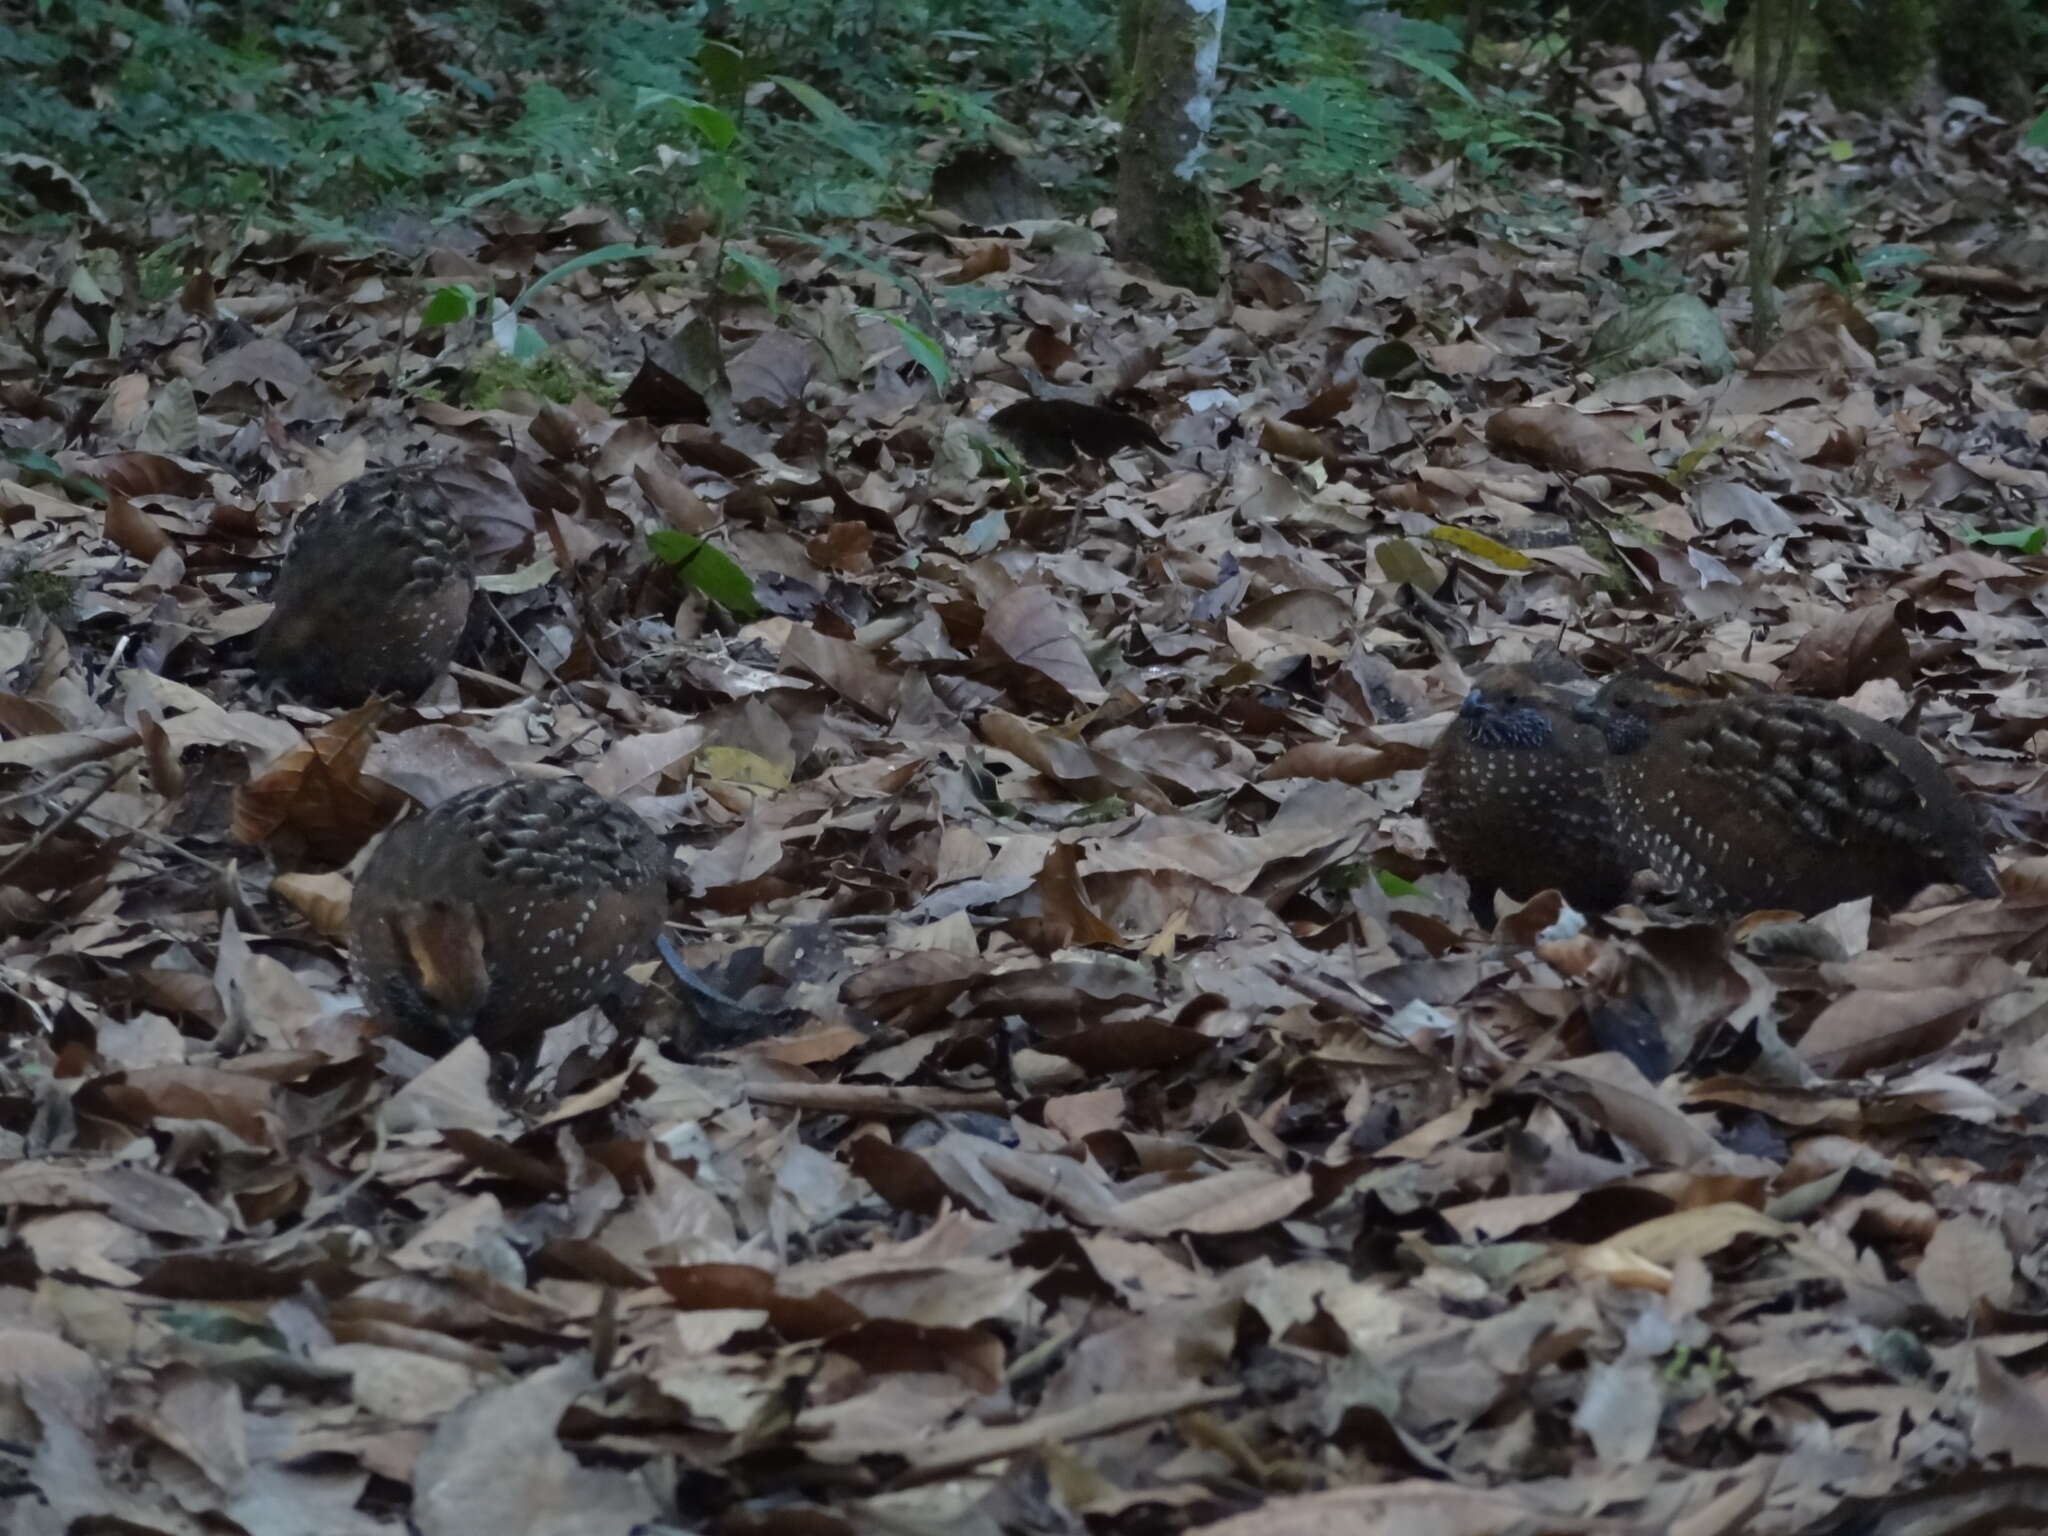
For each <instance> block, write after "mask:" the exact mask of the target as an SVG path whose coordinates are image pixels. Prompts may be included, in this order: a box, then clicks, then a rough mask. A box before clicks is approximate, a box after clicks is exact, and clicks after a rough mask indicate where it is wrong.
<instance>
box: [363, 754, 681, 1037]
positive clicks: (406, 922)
mask: <svg viewBox="0 0 2048 1536" xmlns="http://www.w3.org/2000/svg"><path fill="white" fill-rule="evenodd" d="M666 864H667V860H666V857H665V855H664V853H663V850H662V847H661V844H660V843H659V842H657V841H656V840H655V836H654V833H653V832H652V831H651V830H650V829H649V828H648V826H647V824H646V823H645V822H644V821H642V820H641V819H640V818H639V817H638V816H636V815H635V814H634V813H633V812H631V811H629V810H626V809H625V808H623V807H621V806H617V805H614V804H612V803H611V802H610V801H608V800H606V799H604V798H603V797H602V796H601V795H599V794H597V793H596V792H595V791H593V790H591V789H589V788H588V787H586V786H585V785H583V784H581V783H579V782H577V781H575V780H537V779H513V780H509V781H507V782H505V783H502V784H491V785H486V786H485V787H483V788H482V789H472V790H469V791H467V792H465V793H463V794H459V795H456V796H453V797H452V798H450V799H448V800H445V801H443V802H442V803H441V804H439V805H437V806H435V807H434V808H433V809H432V810H430V811H427V812H425V813H424V814H422V815H417V816H413V817H410V818H408V819H407V820H405V821H401V822H400V823H399V824H398V825H397V826H395V827H393V828H392V829H391V830H390V831H389V832H388V833H386V834H385V837H384V840H383V841H382V842H381V843H380V844H378V846H377V848H376V850H375V851H374V852H372V854H371V855H370V859H369V862H368V863H367V864H366V865H365V866H364V868H363V873H362V878H361V879H360V880H358V881H357V883H356V889H355V897H354V900H353V902H352V903H351V905H350V909H349V947H350V951H351V956H352V960H353V964H354V967H355V973H356V981H357V983H358V985H359V986H360V987H361V988H362V990H363V993H364V996H365V998H366V999H367V1000H368V1002H369V1003H370V1005H371V1007H372V1008H373V1009H375V1011H376V1012H378V1013H379V1014H381V1015H383V1016H384V1017H385V1018H386V1019H387V1020H388V1021H390V1022H391V1023H393V1024H395V1025H397V1026H398V1028H399V1030H400V1032H401V1033H402V1034H407V1035H411V1036H413V1037H414V1038H417V1039H422V1040H423V1041H424V1042H425V1043H428V1044H435V1043H438V1044H443V1045H445V1044H446V1043H447V1042H449V1041H451V1040H454V1039H457V1038H460V1037H461V1036H463V1035H466V1034H469V1033H472V1032H474V1033H475V1034H476V1036H477V1037H478V1039H480V1040H481V1041H482V1042H483V1043H484V1044H485V1045H486V1046H489V1047H491V1048H493V1049H500V1048H505V1049H522V1048H526V1047H530V1046H531V1045H533V1044H534V1043H536V1042H537V1040H538V1037H539V1035H540V1034H541V1033H542V1032H543V1031H545V1030H547V1029H550V1028H552V1027H553V1026H554V1025H556V1024H559V1023H561V1022H562V1021H563V1020H565V1019H567V1018H569V1017H570V1016H571V1015H572V1014H575V1013H577V1012H579V1011H581V1010H582V1009H584V1008H587V1007H590V1006H591V1005H593V1004H595V1003H599V1002H602V1001H604V1000H605V999H606V998H607V997H609V996H611V995H612V994H614V993H615V992H616V991H617V990H618V988H619V986H620V984H621V983H622V981H623V980H624V977H625V972H626V967H627V966H628V965H630V964H631V963H632V962H633V961H635V960H637V959H639V958H641V957H642V956H644V955H647V954H649V953H651V950H652V946H653V943H654V939H655V936H656V935H657V934H658V933H659V932H660V931H661V925H662V920H663V918H664V916H665V915H666V908H667V880H666V878H665V873H664V871H665V869H666Z"/></svg>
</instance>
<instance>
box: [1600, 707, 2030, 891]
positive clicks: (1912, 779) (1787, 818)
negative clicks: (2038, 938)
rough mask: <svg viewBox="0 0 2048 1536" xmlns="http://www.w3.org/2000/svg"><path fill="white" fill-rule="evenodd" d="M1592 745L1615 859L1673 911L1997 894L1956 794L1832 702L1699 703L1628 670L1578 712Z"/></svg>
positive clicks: (1911, 746)
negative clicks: (1649, 881) (1943, 893)
mask: <svg viewBox="0 0 2048 1536" xmlns="http://www.w3.org/2000/svg"><path fill="white" fill-rule="evenodd" d="M1574 717H1575V720H1576V722H1577V723H1578V724H1580V725H1587V726H1592V727H1593V728H1595V729H1597V730H1599V731H1600V732H1601V734H1602V735H1603V737H1604V738H1605V739H1606V742H1607V747H1608V756H1607V760H1606V763H1605V768H1604V773H1605V778H1606V783H1607V791H1608V804H1609V814H1610V815H1611V817H1612V824H1613V826H1614V828H1615V831H1616V835H1617V837H1618V839H1619V841H1620V844H1621V849H1622V855H1623V861H1624V862H1625V863H1628V864H1631V865H1639V866H1641V867H1642V868H1644V869H1646V870H1648V871H1650V872H1651V874H1652V875H1653V876H1654V879H1655V881H1656V883H1657V884H1658V885H1659V886H1660V887H1661V888H1662V889H1663V890H1664V891H1665V892H1666V893H1668V894H1669V895H1670V896H1671V897H1673V898H1674V899H1675V901H1676V904H1677V905H1679V906H1680V907H1682V908H1685V909H1688V910H1691V911H1694V912H1697V913H1699V914H1701V915H1723V916H1727V915H1736V914H1740V913H1745V912H1752V911H1757V910H1759V909H1763V908H1771V907H1788V908H1792V909H1794V910H1796V911H1800V912H1806V913H1813V912H1819V911H1823V910H1825V909H1826V908H1828V907H1832V906H1835V905H1838V904H1839V903H1841V902H1845V901H1854V900H1857V899H1858V898H1860V897H1864V896H1868V897H1871V898H1872V900H1873V901H1874V903H1875V904H1876V905H1877V906H1879V907H1883V908H1889V907H1897V906H1901V905H1903V904H1904V903H1905V902H1907V901H1909V900H1911V899H1912V898H1913V897H1914V896H1915V895H1917V894H1918V893H1919V892H1920V891H1921V890H1923V889H1925V888H1926V887H1927V886H1929V885H1933V884H1936V883H1947V884H1951V885H1959V886H1961V887H1962V888H1963V889H1964V890H1966V891H1967V892H1969V893H1970V894H1971V895H1972V896H1978V897H1990V896H1996V895H1997V894H1998V880H1997V875H1996V872H1995V870H1994V868H1993V865H1992V863H1991V859H1990V856H1989V855H1988V854H1987V853H1986V852H1985V848H1984V834H1983V830H1982V828H1981V826H1980V825H1979V823H1978V820H1977V817H1976V815H1975V813H1974V812H1973V810H1972V809H1971V806H1970V804H1969V802H1968V801H1967V800H1965V799H1964V798H1963V796H1962V794H1961V793H1960V792H1959V791H1958V790H1957V789H1956V787H1955V786H1954V784H1952V783H1951V782H1950V781H1949V779H1948V777H1947V775H1946V774H1944V773H1943V772H1942V770H1941V766H1940V765H1939V764H1938V763H1937V762H1936V761H1935V760H1934V757H1933V755H1932V754H1931V753H1929V752H1928V750H1927V749H1926V748H1925V747H1923V746H1922V745H1921V744H1920V743H1919V742H1917V741H1915V740H1913V738H1912V737H1910V736H1907V735H1906V734H1904V733H1903V732H1901V731H1897V730H1894V729H1893V728H1892V727H1891V726H1888V725H1885V724H1883V723H1882V722H1880V721H1877V720H1873V719H1870V718H1869V717H1868V716H1866V715H1861V714H1858V713H1857V712H1856V711H1854V710H1851V709H1848V708H1846V707H1844V706H1842V705H1840V704H1833V703H1827V702H1823V701H1821V700H1818V699H1806V698H1796V697H1792V696H1789V695H1784V694H1748V695H1743V696H1740V697H1736V698H1726V699H1715V698H1709V697H1707V696H1705V695H1704V694H1701V693H1699V692H1698V691H1696V690H1693V689H1691V688H1689V687H1688V686H1686V685H1684V684H1681V683H1678V682H1676V681H1675V680H1662V679H1657V678H1654V677H1648V676H1644V675H1642V674H1640V673H1634V674H1620V675H1617V676H1615V677H1612V678H1610V679H1608V681H1607V682H1606V683H1605V684H1604V685H1603V686H1602V687H1601V689H1600V691H1599V692H1598V693H1597V694H1595V695H1594V696H1593V697H1592V698H1591V699H1589V700H1585V701H1583V702H1581V703H1579V704H1578V705H1576V707H1575V710H1574Z"/></svg>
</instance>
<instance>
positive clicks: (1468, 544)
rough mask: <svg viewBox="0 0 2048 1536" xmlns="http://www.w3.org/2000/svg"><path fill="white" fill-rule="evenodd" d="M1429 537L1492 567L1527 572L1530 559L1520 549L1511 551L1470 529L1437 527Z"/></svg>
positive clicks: (1431, 531)
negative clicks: (1475, 556) (1473, 556)
mask: <svg viewBox="0 0 2048 1536" xmlns="http://www.w3.org/2000/svg"><path fill="white" fill-rule="evenodd" d="M1429 536H1430V537H1431V538H1432V539H1435V540H1436V541H1437V542H1438V543H1439V544H1454V545H1456V546H1457V547H1458V548H1459V549H1462V550H1464V551H1465V553H1466V554H1468V555H1477V556H1478V557H1479V558H1480V559H1482V560H1484V561H1486V562H1487V563H1488V564H1490V565H1497V566H1499V567H1500V568H1501V569H1502V570H1504V571H1526V570H1527V569H1529V566H1530V563H1531V562H1530V560H1529V557H1528V556H1527V555H1525V554H1523V553H1522V552H1521V551H1520V550H1519V549H1509V548H1508V547H1507V545H1505V544H1503V543H1501V542H1500V541H1499V540H1498V539H1489V538H1488V537H1487V536H1486V535H1485V534H1483V533H1474V532H1473V531H1472V530H1471V529H1470V528H1445V527H1441V526H1439V527H1436V528H1432V529H1430V530H1429Z"/></svg>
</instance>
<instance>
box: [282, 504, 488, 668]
mask: <svg viewBox="0 0 2048 1536" xmlns="http://www.w3.org/2000/svg"><path fill="white" fill-rule="evenodd" d="M475 587H476V576H475V570H474V567H473V564H472V561H471V558H470V551H469V541H468V539H467V537H466V536H465V535H464V533H463V531H462V527H461V525H460V524H459V523H457V522H456V520H455V518H454V516H453V514H452V513H451V512H450V510H449V507H448V503H447V500H446V498H445V497H444V496H443V494H442V493H441V491H440V489H439V488H438V487H437V486H436V485H435V483H434V481H433V479H432V477H431V474H430V472H428V471H425V470H421V469H392V470H379V471H375V472H373V473H371V474H367V475H364V476H363V477H362V478H361V479H359V480H356V481H353V482H352V483H350V484H349V485H346V486H344V487H342V489H341V490H340V491H339V492H337V493H336V494H335V495H334V496H332V497H330V498H329V499H328V500H326V501H323V502H321V503H319V504H318V505H316V506H314V507H313V508H311V509H310V510H309V511H307V512H305V513H303V514H302V515H301V516H300V518H299V521H298V526H297V527H296V529H295V530H294V531H293V534H292V540H291V544H290V546H289V547H288V548H287V549H286V551H285V556H284V563H283V564H282V566H281V567H280V568H279V570H278V575H277V580H276V582H275V583H274V584H273V585H272V587H271V602H272V605H273V606H272V608H271V613H270V617H269V618H268V619H267V620H265V621H264V625H263V628H262V629H261V630H259V631H258V632H257V635H256V644H255V662H256V669H257V671H258V672H260V673H262V674H263V675H264V676H266V677H269V678H271V679H273V680H274V681H276V682H278V683H281V684H282V685H283V686H284V687H285V689H286V690H287V691H289V692H290V693H291V694H292V695H293V696H294V697H296V698H299V699H302V700H305V701H306V702H309V703H314V704H329V705H340V706H354V705H357V704H360V703H362V702H363V701H364V700H365V699H367V698H369V697H370V696H371V695H373V694H383V695H387V696H390V697H396V698H407V699H410V698H413V697H415V696H416V695H418V694H420V693H422V692H424V691H425V690H426V689H427V688H428V687H430V686H431V685H432V684H433V682H434V680H435V679H436V678H438V677H440V676H441V674H442V673H444V672H446V671H447V670H448V664H449V663H450V662H451V661H452V660H453V659H454V657H455V648H456V646H457V644H458V643H459V642H460V641H461V639H462V631H463V627H464V624H465V622H466V621H467V619H468V617H469V604H470V599H471V597H472V596H473V595H474V592H475Z"/></svg>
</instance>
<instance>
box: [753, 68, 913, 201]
mask: <svg viewBox="0 0 2048 1536" xmlns="http://www.w3.org/2000/svg"><path fill="white" fill-rule="evenodd" d="M768 78H769V79H770V80H772V81H773V82H774V83H775V84H777V85H779V86H781V87H782V88H783V89H784V90H785V91H787V92H789V94H790V95H792V96H794V97H795V98H796V99H797V100H798V101H800V102H802V103H803V105H804V109H805V110H806V111H808V112H809V113H810V114H811V116H812V117H815V118H816V119H817V120H818V125H819V126H820V127H821V128H823V129H824V130H825V139H826V142H827V143H829V144H831V146H832V147H833V148H834V149H836V150H838V151H839V152H840V153H842V154H844V155H846V156H847V157H848V158H850V159H853V160H857V161H859V162H860V163H861V164H862V165H863V166H865V167H867V169H869V170H871V171H873V172H874V173H875V174H876V175H877V176H886V175H888V174H889V162H888V160H887V158H886V157H885V156H884V155H883V154H882V152H881V151H880V150H878V149H877V148H875V146H874V144H873V142H872V141H871V140H870V139H869V138H868V136H867V134H866V132H865V131H863V130H862V128H861V126H860V124H859V123H856V122H855V121H854V120H853V119H852V118H850V117H848V116H847V115H846V113H845V112H844V111H843V110H842V109H841V108H840V107H839V105H838V103H836V102H834V101H833V100H831V98H829V97H828V96H826V95H825V94H824V93H823V92H821V91H819V90H818V88H817V87H816V86H813V85H806V84H804V82H803V81H801V80H792V79H791V78H790V77H789V76H788V75H770V76H769V77H768Z"/></svg>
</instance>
